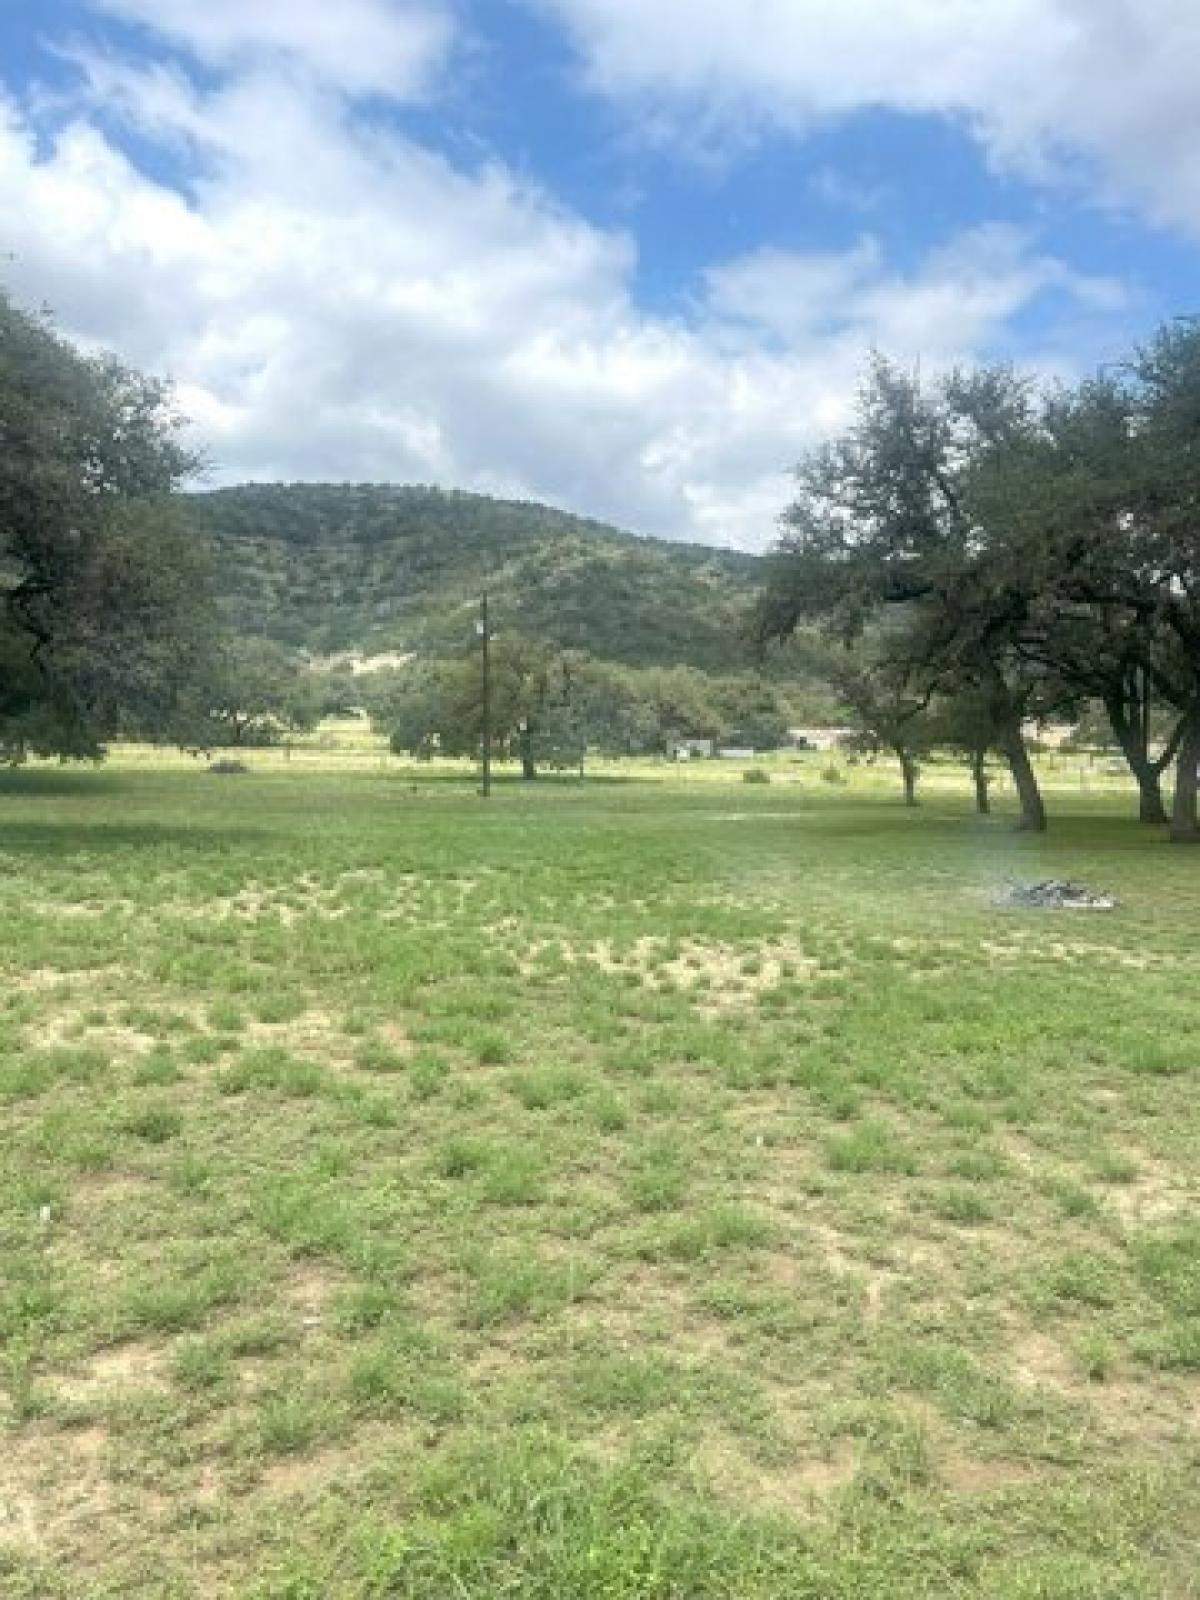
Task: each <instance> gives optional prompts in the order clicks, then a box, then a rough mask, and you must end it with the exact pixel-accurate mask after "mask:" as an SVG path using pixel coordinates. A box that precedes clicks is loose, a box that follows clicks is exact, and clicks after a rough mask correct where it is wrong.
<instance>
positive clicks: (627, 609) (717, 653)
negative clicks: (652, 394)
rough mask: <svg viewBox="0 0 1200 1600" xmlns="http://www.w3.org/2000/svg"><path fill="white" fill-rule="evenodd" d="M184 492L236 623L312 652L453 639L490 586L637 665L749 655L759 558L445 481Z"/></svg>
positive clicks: (499, 617) (377, 649)
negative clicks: (748, 624) (212, 549)
mask: <svg viewBox="0 0 1200 1600" xmlns="http://www.w3.org/2000/svg"><path fill="white" fill-rule="evenodd" d="M188 505H189V515H190V516H191V517H192V518H193V519H194V522H195V525H196V527H197V528H198V529H199V530H203V531H204V532H205V533H206V534H207V535H208V536H210V537H211V538H212V540H213V541H214V543H215V546H216V562H215V568H216V582H217V588H218V594H219V598H220V601H221V605H222V608H223V610H224V612H225V614H226V616H227V618H228V620H229V621H230V622H231V623H232V624H233V626H234V627H236V628H237V629H238V630H239V631H240V632H245V633H255V634H265V635H267V636H269V637H271V638H274V639H277V640H279V641H280V642H281V643H284V644H288V645H292V646H298V647H302V648H304V649H306V650H309V651H311V652H313V653H314V654H329V653H333V652H336V651H342V650H349V649H354V650H361V651H363V652H366V653H371V654H375V653H382V652H386V651H395V650H402V651H418V652H422V653H430V654H442V653H453V652H455V651H457V650H458V649H460V648H461V647H462V646H463V645H465V644H467V643H468V642H469V641H470V640H471V639H472V637H473V632H474V619H475V615H476V610H477V607H478V603H479V595H480V593H481V591H482V590H483V589H484V588H486V589H487V590H488V591H489V593H490V595H491V597H492V601H493V611H494V617H495V625H496V627H497V629H500V630H504V629H509V630H514V631H517V632H522V633H528V634H531V635H533V636H536V637H540V638H544V639H548V640H551V641H553V642H554V643H557V644H561V645H564V646H568V647H571V648H574V649H579V650H583V651H586V652H587V653H588V654H590V655H594V656H597V657H599V658H602V659H604V660H609V661H619V662H625V663H628V664H630V665H635V666H651V665H664V666H665V665H674V664H677V663H687V664H689V665H692V666H696V667H701V668H704V669H706V670H708V671H716V672H720V671H729V670H735V669H737V668H738V667H739V666H742V665H744V664H745V660H746V650H745V646H744V645H743V644H742V642H741V640H740V638H739V624H740V622H741V619H742V617H743V616H744V614H745V611H746V608H747V606H748V604H749V603H750V601H751V600H752V598H753V595H754V593H755V588H756V583H757V578H758V571H759V567H760V562H759V560H758V558H756V557H754V556H749V555H745V554H741V553H738V552H735V551H723V550H714V549H708V548H704V547H700V546H696V545H682V544H672V543H669V542H667V541H664V540H656V539H644V538H638V537H636V536H635V535H633V534H629V533H622V532H620V531H619V530H617V529H615V528H611V527H608V526H606V525H604V524H602V523H597V522H590V521H587V520H585V519H583V518H581V517H574V516H570V515H568V514H567V513H566V512H563V511H556V510H553V509H551V508H550V507H548V506H542V505H534V504H526V503H521V502H516V501H507V500H493V499H490V498H488V497H487V496H484V495H474V494H465V493H460V492H449V491H443V490H439V489H426V488H407V487H406V488H394V487H386V486H378V485H332V484H263V485H245V486H243V487H239V488H234V489H219V490H215V491H212V492H209V493H204V494H196V495H192V496H189V497H188Z"/></svg>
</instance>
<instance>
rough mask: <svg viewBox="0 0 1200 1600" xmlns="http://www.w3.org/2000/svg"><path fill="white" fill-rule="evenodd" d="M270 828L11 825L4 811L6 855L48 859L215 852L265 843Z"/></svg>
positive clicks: (69, 821)
mask: <svg viewBox="0 0 1200 1600" xmlns="http://www.w3.org/2000/svg"><path fill="white" fill-rule="evenodd" d="M270 832H271V830H270V829H269V828H264V827H258V828H231V827H229V826H227V825H226V826H221V827H211V826H209V825H208V824H203V825H197V826H195V827H190V828H189V827H183V826H178V825H174V824H170V823H165V824H164V823H159V822H141V823H132V822H85V823H80V822H77V821H76V820H75V819H73V818H69V817H64V818H63V819H62V821H61V822H6V821H5V820H4V816H3V813H2V812H0V855H29V856H48V857H51V858H53V859H54V860H55V861H62V860H65V859H69V858H70V857H71V856H76V855H100V854H104V853H106V852H118V851H120V852H124V851H131V850H150V851H160V850H161V851H170V852H172V853H175V852H179V851H187V852H189V853H192V854H211V853H212V852H213V851H219V850H221V849H224V848H228V846H229V845H231V844H244V843H255V844H261V843H262V842H263V840H264V839H265V838H266V837H267V836H268V835H269V834H270Z"/></svg>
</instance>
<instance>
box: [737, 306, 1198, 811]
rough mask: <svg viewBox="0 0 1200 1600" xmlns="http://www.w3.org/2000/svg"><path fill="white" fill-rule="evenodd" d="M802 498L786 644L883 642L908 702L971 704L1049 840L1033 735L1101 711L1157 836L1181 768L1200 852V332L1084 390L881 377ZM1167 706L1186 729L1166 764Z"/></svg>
mask: <svg viewBox="0 0 1200 1600" xmlns="http://www.w3.org/2000/svg"><path fill="white" fill-rule="evenodd" d="M797 482H798V490H799V492H798V495H797V499H796V500H795V502H794V503H793V505H792V506H791V507H790V508H789V509H788V511H787V513H786V514H785V518H784V527H785V532H784V537H783V539H782V540H781V543H780V547H779V551H778V553H777V556H776V559H775V565H774V571H773V577H772V581H771V582H770V584H769V586H768V590H767V593H766V595H765V597H764V599H763V601H762V603H761V606H760V611H759V623H760V629H761V632H762V634H763V636H764V637H766V638H780V637H786V636H788V635H790V634H791V633H792V632H793V631H794V630H795V629H796V628H797V627H798V626H799V625H800V624H801V623H802V622H806V621H816V622H819V623H820V624H821V625H822V626H823V627H824V629H825V630H826V633H827V634H828V635H829V636H830V637H831V638H833V639H838V640H840V641H842V642H843V644H846V645H849V644H852V643H853V642H854V641H856V640H862V639H863V638H870V639H873V641H874V643H873V646H872V650H871V661H872V667H871V676H872V677H873V678H874V679H875V680H876V681H877V682H878V681H880V680H884V681H886V683H887V684H888V685H889V687H890V691H891V692H892V693H896V692H898V691H903V692H905V693H907V694H909V695H913V696H921V697H925V698H926V699H930V698H933V697H940V698H941V699H942V700H943V701H954V700H955V699H959V700H961V699H963V697H967V698H968V699H969V701H970V704H971V707H972V708H973V709H972V711H971V714H970V716H968V717H967V718H966V719H965V720H966V722H968V723H971V724H973V725H974V727H975V730H976V731H975V733H974V734H973V735H972V737H974V738H975V739H976V741H978V738H979V737H980V731H979V730H980V728H981V727H983V728H988V729H990V730H991V738H992V741H993V742H994V744H995V745H996V746H997V747H998V748H1000V749H1001V750H1002V751H1003V752H1004V754H1005V756H1006V757H1007V759H1008V761H1009V764H1010V766H1011V768H1012V772H1013V777H1014V781H1015V783H1016V786H1017V790H1018V793H1019V795H1020V798H1021V804H1022V817H1023V821H1024V823H1025V824H1026V825H1027V826H1031V827H1035V828H1040V827H1043V826H1044V825H1045V811H1044V807H1043V804H1042V800H1041V796H1040V794H1039V792H1038V788H1037V783H1036V779H1035V777H1034V774H1033V769H1032V766H1031V764H1030V762H1029V758H1028V753H1027V750H1026V746H1025V737H1024V728H1025V726H1026V725H1027V724H1028V722H1029V721H1030V719H1037V718H1039V717H1045V716H1048V715H1050V714H1053V713H1058V714H1064V713H1069V714H1076V713H1077V712H1078V710H1079V709H1080V707H1081V706H1082V705H1083V704H1085V703H1086V702H1087V701H1089V700H1099V701H1101V702H1102V703H1103V704H1104V706H1105V708H1106V710H1107V712H1108V715H1109V717H1110V720H1111V721H1112V725H1113V730H1114V734H1115V736H1116V738H1117V741H1118V743H1119V744H1120V747H1121V748H1122V749H1123V750H1124V752H1125V754H1126V756H1127V759H1128V760H1129V764H1130V768H1131V770H1132V771H1133V773H1134V776H1135V777H1136V778H1137V780H1138V784H1139V789H1140V791H1141V813H1142V816H1143V817H1144V818H1145V819H1146V820H1147V821H1160V820H1163V818H1164V816H1165V812H1164V809H1163V804H1162V799H1161V795H1160V794H1159V791H1158V781H1159V777H1160V774H1161V773H1162V772H1163V771H1164V770H1165V768H1166V766H1167V765H1168V764H1169V763H1170V761H1171V760H1172V759H1174V761H1175V793H1174V811H1173V816H1172V837H1173V838H1175V839H1177V840H1180V841H1191V840H1195V839H1200V826H1198V822H1197V766H1198V764H1200V524H1198V523H1197V506H1200V324H1197V323H1196V322H1192V321H1184V322H1180V323H1176V324H1171V325H1169V326H1167V327H1165V328H1163V329H1162V330H1160V332H1159V333H1158V334H1157V335H1156V336H1155V338H1154V339H1153V340H1152V341H1151V342H1150V344H1148V345H1147V346H1146V347H1145V348H1143V349H1140V350H1138V351H1137V352H1135V354H1134V356H1133V358H1132V359H1131V360H1130V361H1129V362H1128V363H1127V364H1126V366H1125V367H1124V368H1122V369H1121V370H1120V371H1118V372H1116V373H1108V374H1105V375H1102V376H1100V377H1097V378H1094V379H1090V380H1087V381H1085V382H1083V383H1081V384H1079V385H1076V386H1074V387H1070V388H1068V387H1062V386H1059V387H1052V388H1039V387H1038V386H1036V385H1034V384H1033V383H1031V382H1030V381H1029V380H1027V379H1025V378H1023V377H1021V376H1019V375H1018V374H1016V373H1015V372H1014V371H1012V370H1011V369H1009V368H1006V367H985V368H981V369H979V370H976V371H970V372H952V373H949V374H947V375H945V376H942V377H940V378H937V379H936V380H934V381H932V382H926V381H923V380H922V379H921V378H920V376H919V375H918V374H915V373H906V372H903V371H900V370H899V369H897V368H895V367H894V366H892V365H890V364H889V363H887V362H886V361H883V360H877V361H876V362H875V363H874V364H873V366H872V368H871V370H870V372H869V374H868V376H867V379H866V382H865V383H864V385H863V388H862V391H861V393H860V396H859V403H858V408H857V414H856V417H855V421H854V423H853V425H852V427H851V428H850V429H849V430H848V431H847V432H846V434H845V435H844V436H843V437H842V438H840V439H838V440H835V441H834V442H833V443H831V444H829V445H827V446H825V447H823V448H822V449H819V450H817V451H814V452H813V453H812V454H811V455H810V456H809V457H807V458H806V459H805V461H804V462H802V463H801V465H800V467H799V469H798V472H797ZM1151 696H1153V697H1154V698H1155V699H1156V700H1157V703H1158V704H1159V705H1160V706H1162V705H1165V706H1168V707H1170V708H1171V709H1172V711H1173V712H1174V727H1173V729H1172V730H1171V732H1170V733H1169V734H1168V736H1167V738H1166V739H1165V741H1164V742H1163V743H1162V746H1161V748H1160V749H1158V750H1157V751H1156V752H1152V750H1151V746H1150V730H1151V728H1152V726H1153V725H1154V723H1155V719H1154V718H1152V717H1151V715H1150V704H1149V701H1150V697H1151ZM981 719H982V721H981ZM959 721H960V723H961V722H962V721H963V718H962V717H960V718H959Z"/></svg>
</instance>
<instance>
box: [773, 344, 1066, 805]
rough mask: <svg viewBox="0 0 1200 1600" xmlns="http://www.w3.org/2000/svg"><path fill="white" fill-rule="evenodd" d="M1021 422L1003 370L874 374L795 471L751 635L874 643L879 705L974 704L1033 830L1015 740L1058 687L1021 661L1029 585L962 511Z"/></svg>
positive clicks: (1031, 794)
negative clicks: (979, 699) (848, 418)
mask: <svg viewBox="0 0 1200 1600" xmlns="http://www.w3.org/2000/svg"><path fill="white" fill-rule="evenodd" d="M1028 408H1029V399H1028V395H1027V392H1026V388H1025V385H1024V384H1023V383H1022V382H1021V381H1020V380H1019V379H1018V378H1017V377H1015V376H1014V375H1013V374H1012V373H1011V372H1009V371H1008V370H1007V369H1004V368H996V369H989V370H984V371H981V372H978V373H973V374H954V375H952V376H951V377H949V378H948V379H945V380H942V381H941V382H939V383H937V384H934V385H923V384H922V383H921V381H920V380H919V378H917V377H915V376H913V375H909V374H906V373H902V372H900V371H899V370H898V369H896V368H894V367H892V366H891V365H889V364H888V363H887V362H885V361H882V360H877V361H876V362H875V363H874V365H873V366H872V369H871V371H870V373H869V376H868V379H867V381H866V383H865V384H864V385H863V388H862V390H861V392H860V395H859V402H858V411H857V416H856V420H855V423H854V425H853V426H852V428H851V429H850V430H849V431H848V432H847V433H846V434H845V435H844V436H843V437H842V438H840V439H838V440H835V441H834V442H833V443H832V444H829V445H827V446H825V447H823V448H821V449H819V450H816V451H814V452H813V453H812V454H811V455H810V456H809V457H808V458H807V459H806V460H805V461H804V462H802V463H801V465H800V467H799V468H798V470H797V483H798V490H799V493H798V496H797V499H796V501H795V502H794V503H793V505H792V506H791V507H789V509H788V511H787V512H786V513H785V515H784V519H783V522H784V529H785V532H784V537H783V539H782V541H781V544H780V549H779V553H778V555H777V557H776V559H775V562H774V566H773V572H772V580H771V582H770V583H769V585H768V588H767V592H766V594H765V596H764V599H763V601H762V603H761V607H760V613H759V625H760V631H761V634H762V636H763V637H764V638H766V639H772V638H774V639H778V638H786V637H788V636H789V635H791V634H793V633H794V632H795V631H796V629H797V628H798V627H800V626H801V625H802V624H803V623H805V622H806V621H808V622H819V623H821V624H822V625H823V626H824V628H825V629H826V631H827V633H828V634H830V635H831V636H833V637H834V638H838V639H841V640H842V641H843V642H844V643H850V642H853V641H855V640H857V639H860V638H862V637H863V636H864V635H866V634H871V633H872V631H874V635H875V636H874V639H873V642H872V648H871V651H870V655H869V660H870V671H869V676H870V677H872V678H874V679H875V680H876V689H875V696H876V699H877V700H879V702H880V703H881V704H883V703H884V702H885V701H887V700H888V699H891V700H892V701H893V702H894V703H895V704H896V705H897V706H901V705H903V704H904V703H906V702H908V703H912V704H919V705H923V704H926V703H928V701H929V700H930V699H931V698H932V697H933V696H935V695H938V696H941V697H943V698H944V697H949V696H953V695H955V694H960V693H970V694H972V695H975V696H983V697H984V698H985V699H986V702H987V705H988V715H989V718H990V720H991V722H992V723H993V725H994V727H995V729H996V737H997V742H998V744H999V746H1000V748H1001V749H1002V750H1003V752H1004V754H1005V756H1006V758H1007V759H1008V762H1009V765H1010V768H1011V770H1012V774H1013V779H1014V783H1015V785H1016V788H1017V792H1018V795H1019V797H1020V801H1021V816H1022V825H1023V826H1025V827H1028V828H1032V829H1038V830H1040V829H1042V828H1044V827H1045V809H1044V806H1043V803H1042V798H1041V794H1040V792H1039V790H1038V786H1037V781H1036V778H1035V776H1034V772H1033V767H1032V765H1031V763H1030V760H1029V754H1028V750H1027V748H1026V743H1025V738H1024V733H1023V726H1024V723H1025V721H1026V720H1027V718H1028V717H1029V716H1030V715H1031V714H1033V713H1034V712H1035V710H1045V709H1046V708H1047V707H1048V705H1049V704H1050V702H1051V700H1052V698H1053V696H1054V694H1055V683H1054V680H1053V678H1052V675H1051V674H1049V673H1048V672H1047V671H1046V670H1045V669H1044V668H1043V667H1041V666H1040V665H1039V664H1037V663H1035V662H1032V661H1031V660H1030V659H1029V658H1028V657H1027V656H1026V655H1025V654H1024V653H1023V652H1022V651H1021V649H1020V647H1019V639H1020V633H1021V627H1022V623H1023V620H1024V616H1025V612H1026V609H1027V604H1028V594H1027V589H1026V585H1025V581H1024V578H1023V576H1022V574H1021V573H1020V572H1019V571H1018V570H1017V569H1016V568H1014V567H1013V565H1012V564H1011V562H1010V561H1009V559H1008V555H1007V552H1006V551H1005V549H1004V547H1003V543H1002V541H1001V540H999V539H997V538H992V537H989V530H988V529H987V528H986V527H984V526H982V525H981V523H980V521H979V519H978V517H977V515H976V514H975V510H974V507H973V505H972V503H971V499H970V495H971V482H972V474H973V473H974V471H975V468H976V464H977V462H978V461H979V460H980V459H981V457H983V456H986V454H987V453H988V452H989V451H990V450H991V449H993V448H995V447H996V445H997V444H998V443H999V442H1001V441H1003V440H1005V439H1007V438H1008V437H1010V436H1011V435H1012V434H1014V433H1020V432H1021V430H1022V429H1023V428H1024V427H1025V425H1026V419H1027V416H1028ZM884 617H886V619H887V620H886V624H885V625H881V619H882V618H884ZM860 687H865V686H860ZM902 765H903V762H902Z"/></svg>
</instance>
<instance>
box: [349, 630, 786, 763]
mask: <svg viewBox="0 0 1200 1600" xmlns="http://www.w3.org/2000/svg"><path fill="white" fill-rule="evenodd" d="M366 693H367V696H368V708H369V710H370V712H371V715H372V719H373V721H374V722H375V724H376V726H377V727H378V728H380V729H381V731H384V732H386V733H387V734H388V735H389V737H390V739H391V742H392V747H393V749H395V750H398V751H405V752H407V753H411V754H414V755H419V756H429V755H432V754H434V753H435V752H437V751H440V752H441V753H443V754H447V755H477V754H478V752H479V745H480V738H481V733H482V673H481V665H480V662H479V659H478V657H477V656H468V657H460V658H459V659H458V660H455V661H432V662H431V661H425V660H421V659H419V658H418V659H416V660H413V661H411V662H410V663H408V664H407V665H406V666H405V667H403V668H401V669H400V670H398V671H396V672H393V673H389V674H380V675H377V676H374V678H373V682H372V683H371V684H370V686H369V687H368V688H367V690H366ZM793 716H794V712H793V710H792V708H791V706H790V705H789V702H788V700H787V699H786V697H785V696H784V695H783V693H782V692H781V691H780V689H779V688H778V687H777V686H775V685H772V684H770V683H766V682H764V681H763V680H762V679H760V678H757V677H755V676H754V675H753V674H749V673H747V674H739V675H733V676H729V677H717V676H715V675H713V674H710V673H705V672H699V671H697V670H696V669H694V668H691V667H645V668H635V667H623V666H620V665H618V664H616V663H614V662H606V661H594V660H592V659H591V658H590V657H587V656H584V655H582V654H580V653H579V652H577V651H558V650H554V649H553V648H551V647H549V646H547V645H544V644H541V643H539V642H537V641H533V640H528V639H521V638H518V637H509V638H507V639H506V638H504V637H501V638H500V639H499V640H497V642H496V644H495V645H494V647H493V654H492V732H493V737H494V740H495V744H496V748H497V750H498V751H499V752H500V753H501V754H502V755H503V754H506V753H507V754H511V755H513V756H514V757H517V758H519V759H520V760H521V763H522V768H523V770H524V772H525V775H526V776H527V777H532V776H534V775H535V774H536V772H537V770H538V768H539V767H542V766H550V767H555V766H557V767H566V766H575V765H577V764H578V763H579V761H580V760H581V759H582V757H583V755H584V754H585V753H586V752H587V751H588V750H594V751H596V752H598V753H600V754H603V755H611V756H629V755H651V754H653V755H665V754H668V753H669V752H670V750H671V749H672V747H673V745H674V743H675V741H676V740H677V739H682V738H711V739H720V740H722V741H724V742H726V743H729V744H749V745H752V746H754V747H755V748H756V749H764V750H768V749H774V748H776V747H778V746H779V745H780V744H781V743H782V742H783V740H784V738H785V736H786V732H787V729H788V727H789V726H790V723H791V720H792V717H793Z"/></svg>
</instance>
